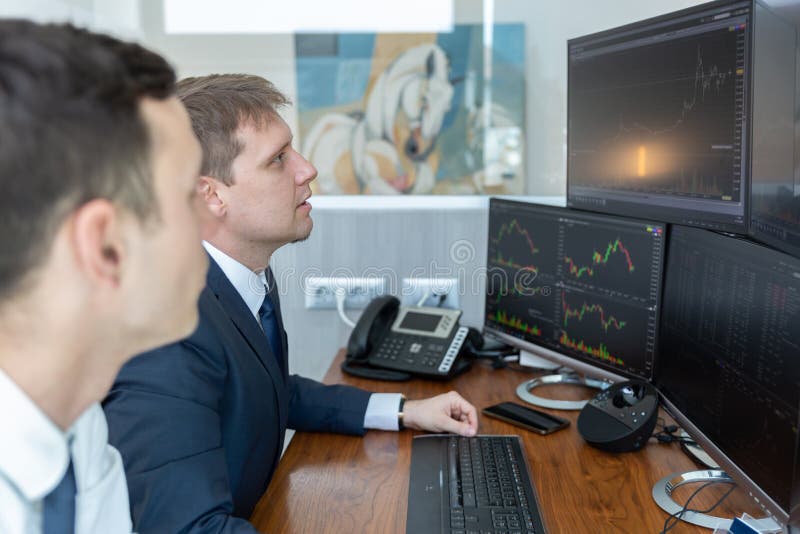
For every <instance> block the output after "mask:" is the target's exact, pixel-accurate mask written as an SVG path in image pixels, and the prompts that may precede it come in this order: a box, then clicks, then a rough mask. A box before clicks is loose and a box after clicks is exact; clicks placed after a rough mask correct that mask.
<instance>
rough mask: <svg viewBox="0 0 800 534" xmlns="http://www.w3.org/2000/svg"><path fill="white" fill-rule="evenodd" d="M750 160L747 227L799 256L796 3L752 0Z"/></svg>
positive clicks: (799, 9)
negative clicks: (756, 73)
mask: <svg viewBox="0 0 800 534" xmlns="http://www.w3.org/2000/svg"><path fill="white" fill-rule="evenodd" d="M755 16H756V20H758V21H760V24H758V25H757V27H756V28H757V30H759V31H758V32H757V33H756V35H755V39H756V46H755V47H754V50H753V51H754V54H755V66H756V68H757V69H758V70H762V71H764V72H765V75H764V76H756V81H760V82H761V83H760V85H755V86H754V87H753V91H754V93H755V94H762V93H766V94H768V95H769V98H768V99H767V98H759V99H757V100H756V101H754V102H753V107H754V112H753V144H754V147H755V150H756V152H757V153H759V154H764V156H765V157H761V158H757V159H754V160H753V172H752V176H753V180H752V182H753V183H752V193H751V199H752V201H751V203H750V205H751V218H750V232H751V234H752V235H753V237H755V238H756V239H758V240H760V241H764V242H765V243H768V244H770V245H772V246H774V247H776V248H779V249H781V250H783V251H784V252H788V253H789V254H792V255H793V256H796V257H800V46H799V45H798V43H800V39H799V38H798V31H800V3H798V2H790V3H787V4H785V5H782V6H781V5H776V6H775V7H773V8H770V9H768V8H767V7H765V6H763V5H761V4H756V11H755Z"/></svg>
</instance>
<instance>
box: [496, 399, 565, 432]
mask: <svg viewBox="0 0 800 534" xmlns="http://www.w3.org/2000/svg"><path fill="white" fill-rule="evenodd" d="M482 412H483V414H484V415H488V416H489V417H495V418H497V419H500V420H501V421H505V422H506V423H511V424H512V425H516V426H518V427H521V428H525V429H527V430H530V431H532V432H536V433H537V434H542V435H544V434H551V433H553V432H555V431H556V430H561V429H562V428H566V427H567V426H569V419H564V418H563V417H556V416H555V415H550V414H549V413H547V412H542V411H540V410H534V409H533V408H530V407H528V406H523V405H521V404H517V403H516V402H501V403H499V404H494V405H492V406H487V407H486V408H484V409H483V410H482Z"/></svg>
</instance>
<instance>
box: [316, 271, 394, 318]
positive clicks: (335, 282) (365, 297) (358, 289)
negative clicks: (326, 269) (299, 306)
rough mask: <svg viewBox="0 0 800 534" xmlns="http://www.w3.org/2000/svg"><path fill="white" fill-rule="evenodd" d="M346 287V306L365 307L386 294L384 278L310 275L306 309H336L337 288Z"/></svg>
mask: <svg viewBox="0 0 800 534" xmlns="http://www.w3.org/2000/svg"><path fill="white" fill-rule="evenodd" d="M337 289H344V291H345V294H346V297H345V300H344V306H345V308H365V307H366V306H367V304H369V303H370V301H371V300H372V299H374V298H375V297H378V296H380V295H384V294H386V280H385V279H384V278H355V277H352V276H345V277H324V276H309V277H308V278H306V280H305V289H304V291H305V295H306V298H305V301H306V309H315V310H323V309H336V290H337Z"/></svg>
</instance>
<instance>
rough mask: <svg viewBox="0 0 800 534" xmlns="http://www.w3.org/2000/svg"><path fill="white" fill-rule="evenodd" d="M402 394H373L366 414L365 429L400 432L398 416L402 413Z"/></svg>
mask: <svg viewBox="0 0 800 534" xmlns="http://www.w3.org/2000/svg"><path fill="white" fill-rule="evenodd" d="M401 398H402V395H401V394H400V393H373V394H372V395H370V397H369V402H368V403H367V412H366V413H365V414H364V428H374V429H376V430H398V429H399V428H398V426H399V421H398V419H397V414H398V413H399V412H400V399H401Z"/></svg>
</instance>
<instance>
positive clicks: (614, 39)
mask: <svg viewBox="0 0 800 534" xmlns="http://www.w3.org/2000/svg"><path fill="white" fill-rule="evenodd" d="M752 11H753V3H752V2H751V1H749V0H745V1H741V0H739V1H730V0H723V1H719V2H710V3H707V4H703V5H700V6H698V7H694V8H689V9H685V10H682V11H678V12H675V13H670V14H668V15H664V16H660V17H656V18H652V19H648V20H644V21H642V22H637V23H634V24H629V25H626V26H622V27H619V28H615V29H611V30H607V31H603V32H600V33H595V34H592V35H588V36H584V37H580V38H577V39H571V40H569V41H568V45H567V46H568V88H567V99H568V104H567V123H568V128H567V154H568V155H567V205H568V206H569V207H574V208H580V209H587V210H592V211H600V212H605V213H613V214H618V215H625V216H631V217H646V218H653V219H656V220H661V221H666V222H673V223H680V224H687V225H692V226H702V227H707V228H713V229H719V230H728V231H733V232H740V233H746V231H747V225H748V222H749V212H748V209H749V208H748V201H749V192H750V189H749V187H750V184H749V181H750V175H749V169H750V159H751V147H750V138H751V136H750V130H749V123H750V120H751V101H752V99H753V94H752V92H751V83H752V78H753V76H752V66H753V61H752V59H753V58H752V56H753V54H752V35H751V34H752V31H751V27H752V23H753V13H752Z"/></svg>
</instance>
